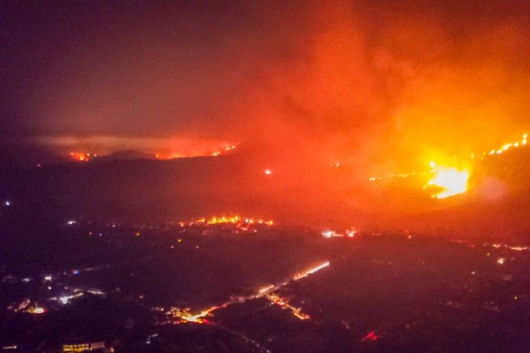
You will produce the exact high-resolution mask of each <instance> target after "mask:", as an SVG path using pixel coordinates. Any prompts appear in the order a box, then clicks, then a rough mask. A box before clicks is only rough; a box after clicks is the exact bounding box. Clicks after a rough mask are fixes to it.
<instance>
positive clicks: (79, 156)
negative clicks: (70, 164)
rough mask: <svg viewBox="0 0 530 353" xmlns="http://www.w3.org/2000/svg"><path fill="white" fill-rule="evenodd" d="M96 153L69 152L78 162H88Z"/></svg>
mask: <svg viewBox="0 0 530 353" xmlns="http://www.w3.org/2000/svg"><path fill="white" fill-rule="evenodd" d="M97 156H98V155H97V154H90V153H82V152H70V158H72V159H73V160H74V161H78V162H88V161H90V160H91V159H92V158H96V157H97Z"/></svg>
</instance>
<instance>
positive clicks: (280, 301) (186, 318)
mask: <svg viewBox="0 0 530 353" xmlns="http://www.w3.org/2000/svg"><path fill="white" fill-rule="evenodd" d="M328 266H329V261H325V262H323V263H320V264H318V265H316V266H313V267H311V268H309V269H306V270H303V271H300V272H297V273H296V274H295V275H294V276H293V277H292V278H290V279H288V280H286V281H284V282H281V283H279V284H276V285H272V284H271V285H269V286H266V287H263V288H260V289H259V290H258V293H256V294H254V295H250V296H247V297H238V298H236V299H232V300H230V301H228V302H226V303H224V304H221V305H216V306H212V307H210V308H208V309H205V310H202V311H201V312H199V313H191V312H190V311H189V309H178V308H171V310H170V311H169V312H167V314H168V315H169V316H171V317H173V318H178V319H179V320H180V322H182V323H186V322H194V323H200V324H203V323H210V324H214V325H216V326H217V327H219V328H221V329H223V330H226V331H228V332H230V333H232V334H234V335H237V336H239V337H240V338H242V339H243V340H244V341H245V342H247V343H249V344H252V345H253V346H254V347H255V349H256V350H257V352H259V353H271V351H270V350H268V349H267V348H266V347H264V346H263V345H261V344H260V343H259V342H257V341H255V340H253V339H251V338H249V337H247V336H246V335H244V334H243V333H242V332H238V331H234V330H232V329H229V328H227V327H224V326H221V325H218V324H215V323H212V322H210V321H209V320H207V317H210V316H211V315H212V313H213V312H214V311H215V310H217V309H220V308H226V307H227V306H229V305H233V304H239V303H242V302H245V301H247V300H252V299H257V298H262V297H265V298H267V300H269V301H270V302H271V303H272V304H275V305H279V306H281V307H282V308H283V309H286V310H289V311H290V312H291V313H292V314H293V315H294V316H296V317H297V318H298V319H300V320H309V319H311V318H310V317H309V315H306V314H304V313H302V312H301V309H300V308H295V307H293V306H292V305H290V304H289V303H288V302H287V301H286V299H284V298H281V297H279V296H278V295H276V294H274V293H273V292H274V291H276V290H278V289H280V288H282V287H284V286H286V285H288V284H289V282H290V281H299V280H301V279H303V278H306V277H308V276H310V275H312V274H314V273H316V272H318V271H320V270H322V269H324V268H326V267H328Z"/></svg>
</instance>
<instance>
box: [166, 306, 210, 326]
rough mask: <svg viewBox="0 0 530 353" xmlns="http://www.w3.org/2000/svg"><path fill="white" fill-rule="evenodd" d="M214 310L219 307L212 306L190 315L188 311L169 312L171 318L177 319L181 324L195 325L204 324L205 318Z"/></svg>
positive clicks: (176, 310)
mask: <svg viewBox="0 0 530 353" xmlns="http://www.w3.org/2000/svg"><path fill="white" fill-rule="evenodd" d="M216 309H219V306H212V307H210V308H208V309H205V310H203V311H201V312H200V313H198V314H192V313H190V309H189V308H186V309H178V308H172V309H171V311H170V312H169V313H170V314H171V315H172V316H173V317H178V318H179V319H180V320H181V321H182V322H194V323H197V324H202V323H205V321H206V320H205V317H206V316H208V315H210V313H211V312H212V311H214V310H216Z"/></svg>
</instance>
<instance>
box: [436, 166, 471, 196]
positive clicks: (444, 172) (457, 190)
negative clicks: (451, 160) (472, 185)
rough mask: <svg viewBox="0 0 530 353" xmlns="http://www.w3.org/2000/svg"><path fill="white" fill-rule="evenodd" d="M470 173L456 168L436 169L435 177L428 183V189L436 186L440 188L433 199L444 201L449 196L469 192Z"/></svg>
mask: <svg viewBox="0 0 530 353" xmlns="http://www.w3.org/2000/svg"><path fill="white" fill-rule="evenodd" d="M468 179H469V172H468V171H467V170H460V169H457V168H454V167H436V166H435V167H434V176H433V177H432V179H431V180H430V181H429V182H428V183H427V186H426V187H430V186H434V187H436V188H439V189H440V191H438V192H437V193H436V194H434V195H433V197H435V198H437V199H443V198H446V197H449V196H454V195H458V194H462V193H464V192H466V190H467V181H468Z"/></svg>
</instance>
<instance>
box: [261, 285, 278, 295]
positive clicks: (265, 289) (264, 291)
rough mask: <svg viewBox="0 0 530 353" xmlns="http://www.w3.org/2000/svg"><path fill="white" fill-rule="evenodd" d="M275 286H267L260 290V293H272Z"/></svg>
mask: <svg viewBox="0 0 530 353" xmlns="http://www.w3.org/2000/svg"><path fill="white" fill-rule="evenodd" d="M274 288H275V286H274V285H273V284H271V285H270V286H266V287H262V288H260V289H259V290H258V293H259V294H264V293H267V292H268V291H270V290H271V289H274Z"/></svg>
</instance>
